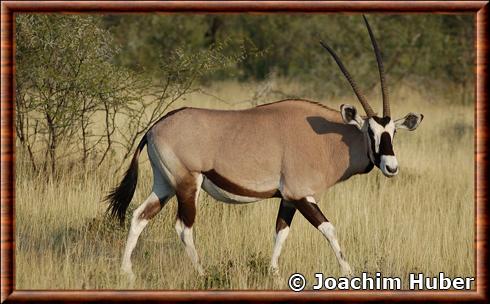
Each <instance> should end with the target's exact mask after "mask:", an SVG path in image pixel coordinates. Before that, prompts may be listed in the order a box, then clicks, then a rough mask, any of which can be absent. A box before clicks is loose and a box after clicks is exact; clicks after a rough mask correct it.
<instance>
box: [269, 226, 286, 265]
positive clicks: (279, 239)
mask: <svg viewBox="0 0 490 304" xmlns="http://www.w3.org/2000/svg"><path fill="white" fill-rule="evenodd" d="M288 234H289V227H285V228H283V229H281V230H279V232H278V233H277V234H276V238H275V243H274V250H273V251H272V259H271V271H272V273H273V274H279V265H278V262H279V256H280V255H281V251H282V245H283V244H284V242H285V241H286V238H287V237H288Z"/></svg>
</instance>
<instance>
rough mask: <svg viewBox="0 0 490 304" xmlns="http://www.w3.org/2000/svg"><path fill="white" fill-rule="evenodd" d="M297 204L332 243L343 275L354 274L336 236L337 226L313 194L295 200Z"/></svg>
mask: <svg viewBox="0 0 490 304" xmlns="http://www.w3.org/2000/svg"><path fill="white" fill-rule="evenodd" d="M294 203H295V206H296V208H297V209H298V210H299V212H301V214H302V215H303V216H304V217H305V218H306V219H307V220H308V221H309V222H310V223H311V224H312V225H313V226H315V227H316V228H318V230H320V232H321V233H322V234H323V235H324V236H325V238H326V239H327V240H328V242H329V243H330V246H331V247H332V249H333V251H334V253H335V256H336V257H337V261H338V262H339V265H340V268H341V271H342V275H346V276H350V275H352V270H351V268H350V266H349V263H347V261H346V260H345V257H344V255H343V254H342V251H341V250H340V246H339V242H338V240H337V237H336V236H335V228H334V227H333V225H332V224H331V223H330V222H329V221H328V220H327V218H326V217H325V216H324V215H323V213H322V211H321V210H320V208H318V205H317V204H316V202H315V199H314V198H313V197H311V196H308V197H306V198H304V199H302V200H299V201H295V202H294Z"/></svg>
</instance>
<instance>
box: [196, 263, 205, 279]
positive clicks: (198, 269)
mask: <svg viewBox="0 0 490 304" xmlns="http://www.w3.org/2000/svg"><path fill="white" fill-rule="evenodd" d="M196 270H197V273H198V274H199V276H200V277H203V276H205V275H206V272H205V271H204V269H203V268H202V266H201V265H199V266H198V267H197V269H196Z"/></svg>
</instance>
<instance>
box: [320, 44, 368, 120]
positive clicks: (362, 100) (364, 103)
mask: <svg viewBox="0 0 490 304" xmlns="http://www.w3.org/2000/svg"><path fill="white" fill-rule="evenodd" d="M320 44H321V45H322V46H323V48H325V49H326V50H327V51H328V52H329V53H330V55H332V57H333V59H334V60H335V62H337V65H338V66H339V68H340V70H341V71H342V73H343V74H344V76H345V78H347V80H348V81H349V83H350V86H351V87H352V89H353V90H354V93H356V96H357V99H359V102H360V103H361V105H362V107H363V108H364V111H366V114H367V116H368V117H372V116H374V115H375V113H374V111H373V109H371V106H370V105H369V103H368V102H367V100H366V98H365V97H364V95H363V94H362V93H361V92H360V91H359V88H358V87H357V84H356V82H355V81H354V79H352V77H351V76H350V74H349V72H348V71H347V69H346V68H345V66H344V64H343V63H342V61H341V60H340V58H339V57H338V56H337V54H335V52H334V51H333V50H332V49H331V48H330V47H329V46H328V45H327V44H325V43H324V42H323V41H320Z"/></svg>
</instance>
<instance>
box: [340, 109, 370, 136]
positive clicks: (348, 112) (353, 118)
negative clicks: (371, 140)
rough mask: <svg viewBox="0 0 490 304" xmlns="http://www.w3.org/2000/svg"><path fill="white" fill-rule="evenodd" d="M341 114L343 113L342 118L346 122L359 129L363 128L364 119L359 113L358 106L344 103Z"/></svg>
mask: <svg viewBox="0 0 490 304" xmlns="http://www.w3.org/2000/svg"><path fill="white" fill-rule="evenodd" d="M340 114H341V115H342V119H343V120H344V122H345V123H346V124H349V125H354V126H356V127H357V128H358V129H359V130H362V126H363V125H364V120H363V119H362V118H361V116H359V114H358V113H357V109H356V107H354V106H351V105H348V104H343V105H341V106H340Z"/></svg>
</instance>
